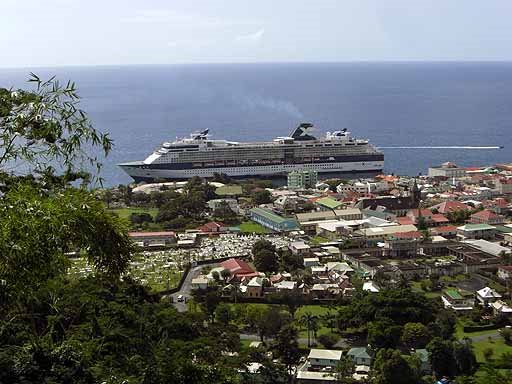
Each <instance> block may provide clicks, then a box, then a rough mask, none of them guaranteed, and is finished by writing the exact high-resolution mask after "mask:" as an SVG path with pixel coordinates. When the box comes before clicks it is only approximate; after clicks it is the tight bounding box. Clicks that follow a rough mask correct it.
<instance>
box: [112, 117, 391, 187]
mask: <svg viewBox="0 0 512 384" xmlns="http://www.w3.org/2000/svg"><path fill="white" fill-rule="evenodd" d="M313 129H314V127H313V124H310V123H302V124H300V125H299V126H298V127H297V128H296V129H295V130H294V131H293V132H292V133H291V135H290V136H285V137H277V138H275V139H274V140H272V141H267V142H235V141H228V140H214V139H212V138H211V136H210V134H209V131H208V130H204V131H202V132H197V133H193V134H191V135H190V137H189V138H184V139H179V140H176V141H173V142H166V143H163V144H162V146H161V147H160V148H158V149H157V150H155V151H154V152H153V153H152V154H151V155H149V156H148V157H147V158H146V159H145V160H143V161H133V162H128V163H122V164H119V166H120V167H121V168H122V169H123V170H124V171H125V172H126V173H127V174H128V175H130V176H131V177H132V178H133V179H134V180H135V181H136V182H140V181H154V180H157V179H159V180H184V179H188V178H190V177H193V176H200V177H203V178H209V177H213V176H214V175H215V174H226V175H228V176H231V177H251V176H268V177H272V176H285V175H286V174H287V173H289V172H292V171H297V170H314V171H317V172H318V173H324V172H325V173H327V172H328V173H337V172H368V171H375V172H377V171H381V170H382V168H383V166H384V154H383V153H382V152H380V151H379V150H378V149H377V148H375V147H374V146H373V145H371V144H370V143H369V141H368V140H366V139H356V138H353V137H351V134H350V132H348V131H347V129H343V130H340V131H335V132H327V133H326V135H325V137H324V138H316V137H315V136H313V133H312V131H313Z"/></svg>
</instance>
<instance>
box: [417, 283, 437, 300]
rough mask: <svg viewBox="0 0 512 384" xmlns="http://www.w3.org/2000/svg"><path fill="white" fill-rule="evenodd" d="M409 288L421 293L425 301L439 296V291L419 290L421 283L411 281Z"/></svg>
mask: <svg viewBox="0 0 512 384" xmlns="http://www.w3.org/2000/svg"><path fill="white" fill-rule="evenodd" d="M411 288H412V290H413V291H415V292H419V293H423V294H424V295H425V297H426V298H427V299H435V298H437V297H440V296H441V291H434V292H432V291H424V290H423V289H422V288H421V281H412V282H411Z"/></svg>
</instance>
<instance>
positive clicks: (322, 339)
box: [318, 333, 340, 349]
mask: <svg viewBox="0 0 512 384" xmlns="http://www.w3.org/2000/svg"><path fill="white" fill-rule="evenodd" d="M339 339H340V338H339V336H338V335H336V334H333V333H324V334H321V335H320V336H318V342H319V343H320V344H322V345H323V346H324V347H325V348H327V349H331V348H332V347H333V346H334V344H336V343H337V342H338V340H339Z"/></svg>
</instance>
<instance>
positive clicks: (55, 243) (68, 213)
mask: <svg viewBox="0 0 512 384" xmlns="http://www.w3.org/2000/svg"><path fill="white" fill-rule="evenodd" d="M0 212H1V215H0V279H1V280H5V281H6V285H7V286H8V287H9V288H12V289H14V290H15V291H19V292H22V291H26V290H28V289H36V288H37V287H38V285H39V284H41V283H43V282H45V281H47V280H48V279H51V278H54V277H56V276H59V275H62V274H63V273H64V272H65V271H66V268H67V265H68V258H67V256H66V253H69V252H75V251H81V252H83V253H84V254H85V255H86V256H87V259H88V261H89V263H90V264H92V265H93V266H94V267H95V269H96V271H97V272H98V273H101V274H105V275H107V276H109V277H111V278H114V279H116V278H118V277H119V276H120V275H121V274H122V273H123V272H124V271H125V270H126V268H127V266H128V263H129V261H130V259H131V252H132V251H133V249H134V248H133V245H132V241H131V240H130V238H129V237H128V234H127V228H126V226H125V224H124V223H123V221H122V220H121V219H119V218H118V217H117V216H115V215H112V214H111V213H109V212H107V211H106V210H105V208H104V205H103V204H102V203H101V202H100V201H98V200H97V199H96V198H95V197H94V196H93V195H91V194H90V193H89V192H87V191H85V190H76V189H66V190H64V191H62V192H60V193H48V194H46V195H41V191H40V190H39V189H38V188H37V187H34V186H32V185H26V184H25V183H20V184H18V185H16V186H14V185H13V186H11V188H10V190H9V191H8V192H7V193H6V194H5V195H4V197H3V199H1V200H0Z"/></svg>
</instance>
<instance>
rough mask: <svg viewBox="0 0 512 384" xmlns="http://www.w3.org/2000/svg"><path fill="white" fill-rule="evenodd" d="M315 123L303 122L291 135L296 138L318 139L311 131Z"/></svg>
mask: <svg viewBox="0 0 512 384" xmlns="http://www.w3.org/2000/svg"><path fill="white" fill-rule="evenodd" d="M313 128H314V127H313V124H311V123H302V124H301V125H299V126H298V127H297V128H295V130H294V131H293V133H292V135H291V137H292V138H294V139H295V140H301V141H302V140H316V137H315V136H313V135H311V131H312V130H313Z"/></svg>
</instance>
